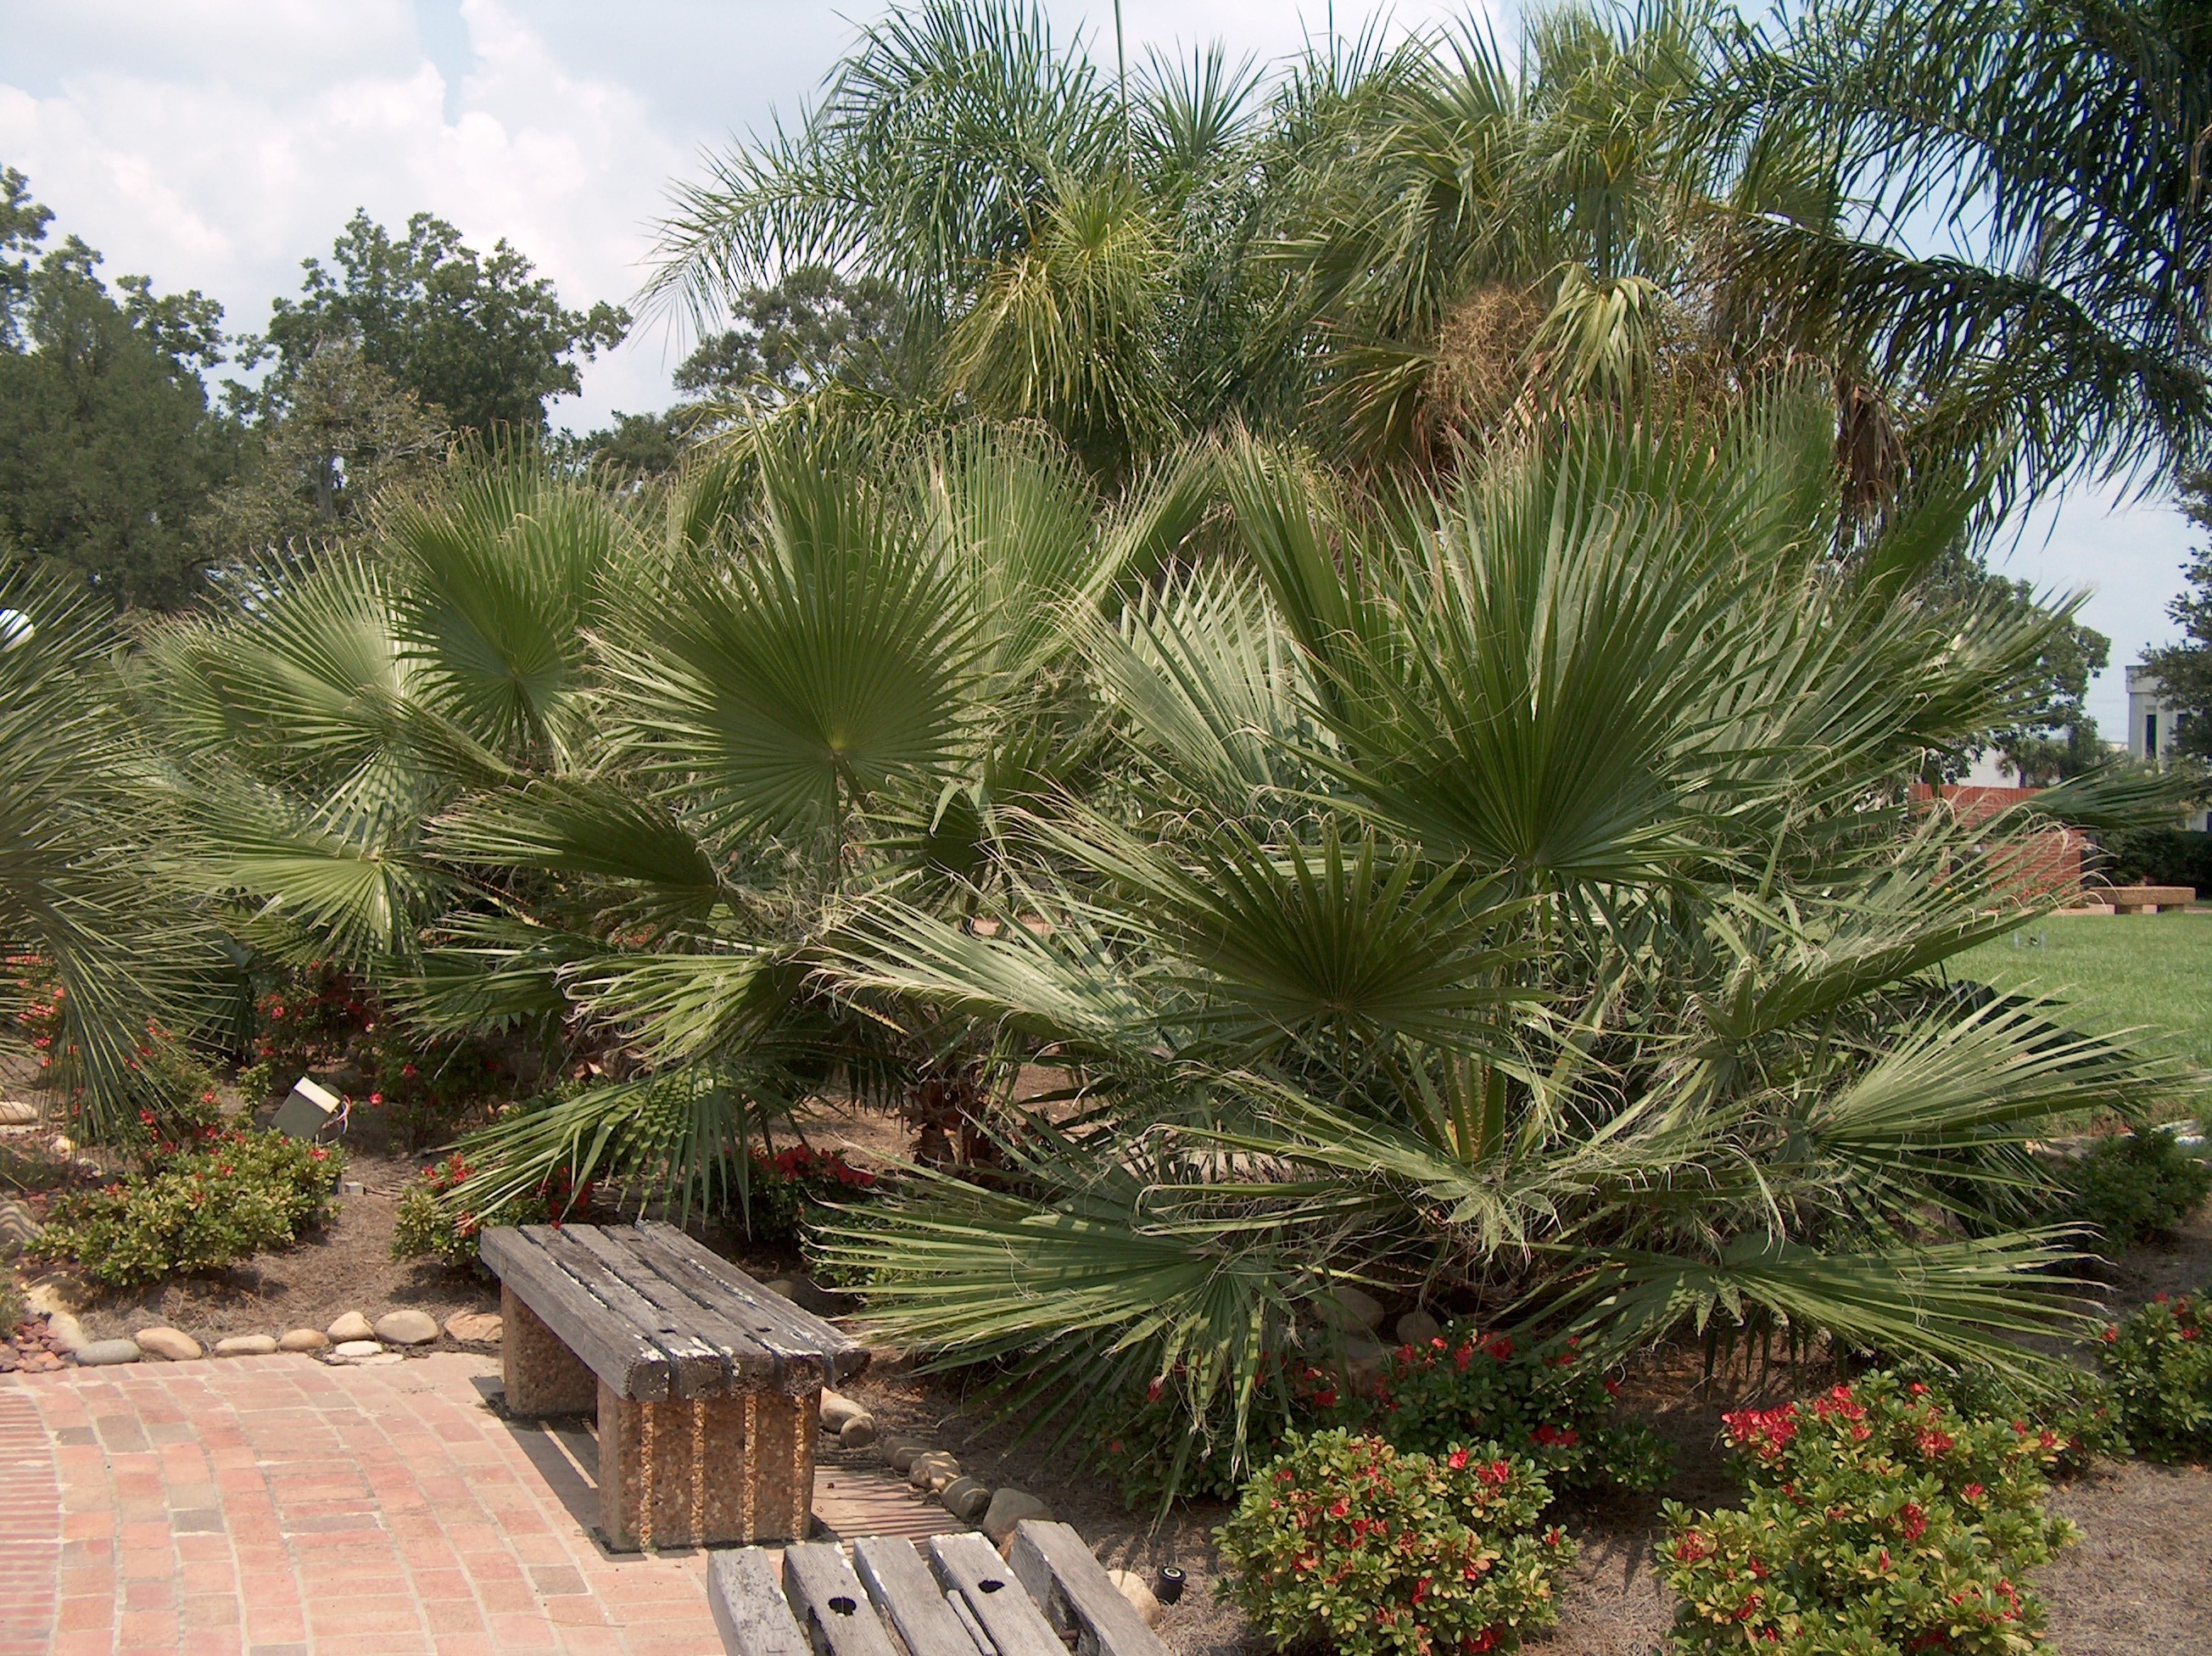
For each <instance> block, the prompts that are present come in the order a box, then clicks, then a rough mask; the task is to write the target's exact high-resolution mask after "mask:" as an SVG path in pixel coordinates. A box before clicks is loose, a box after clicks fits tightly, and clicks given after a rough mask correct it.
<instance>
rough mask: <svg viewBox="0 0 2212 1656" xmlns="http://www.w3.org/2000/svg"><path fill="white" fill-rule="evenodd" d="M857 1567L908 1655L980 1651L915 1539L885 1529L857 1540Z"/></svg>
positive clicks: (966, 1655)
mask: <svg viewBox="0 0 2212 1656" xmlns="http://www.w3.org/2000/svg"><path fill="white" fill-rule="evenodd" d="M853 1568H854V1571H855V1572H856V1573H857V1574H859V1576H860V1585H861V1586H864V1587H866V1589H867V1590H868V1597H869V1598H871V1599H872V1600H873V1601H874V1604H875V1606H876V1608H877V1609H878V1610H881V1611H882V1612H883V1613H884V1620H886V1621H888V1622H889V1623H890V1624H891V1626H892V1627H894V1628H896V1629H898V1636H899V1637H900V1638H902V1639H903V1640H904V1641H906V1647H907V1650H908V1653H909V1656H975V1641H974V1640H972V1639H970V1638H969V1636H968V1629H966V1628H965V1627H963V1625H962V1624H961V1621H960V1618H959V1616H957V1615H956V1614H954V1613H953V1609H952V1606H951V1604H950V1603H948V1602H947V1601H946V1599H945V1589H944V1588H942V1587H940V1586H938V1585H937V1580H936V1578H935V1577H933V1575H931V1574H930V1573H929V1566H928V1565H927V1564H925V1563H923V1562H921V1554H920V1553H918V1552H916V1551H915V1549H914V1543H912V1542H910V1541H902V1540H900V1539H899V1538H898V1537H896V1536H880V1535H877V1536H869V1537H866V1538H865V1539H862V1540H860V1541H855V1542H854V1543H853Z"/></svg>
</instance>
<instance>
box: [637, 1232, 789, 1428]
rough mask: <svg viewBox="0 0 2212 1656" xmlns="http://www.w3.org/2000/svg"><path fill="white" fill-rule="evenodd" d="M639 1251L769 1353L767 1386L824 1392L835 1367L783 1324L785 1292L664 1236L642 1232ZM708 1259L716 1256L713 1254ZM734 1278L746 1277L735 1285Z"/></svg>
mask: <svg viewBox="0 0 2212 1656" xmlns="http://www.w3.org/2000/svg"><path fill="white" fill-rule="evenodd" d="M637 1247H638V1251H639V1252H641V1253H642V1254H644V1255H646V1256H647V1257H649V1258H651V1259H652V1260H653V1263H654V1264H655V1265H656V1266H657V1267H658V1268H659V1269H660V1270H662V1271H663V1272H665V1274H666V1275H668V1277H669V1278H670V1279H671V1281H673V1282H678V1283H680V1284H681V1285H682V1286H683V1287H684V1289H685V1291H686V1292H688V1293H690V1294H694V1295H696V1297H697V1298H699V1299H700V1300H705V1301H708V1302H709V1303H711V1304H713V1305H714V1306H717V1307H718V1308H719V1309H720V1311H721V1312H722V1314H723V1315H724V1316H726V1317H727V1318H729V1319H730V1320H731V1322H732V1324H735V1325H736V1326H738V1328H740V1329H742V1330H744V1337H745V1338H746V1339H747V1340H749V1341H750V1342H752V1344H753V1346H754V1348H755V1349H757V1350H758V1351H760V1352H761V1353H762V1354H763V1360H764V1362H765V1365H766V1368H765V1373H764V1374H763V1379H762V1381H761V1383H762V1384H763V1385H773V1386H775V1388H776V1389H777V1390H778V1391H783V1392H787V1393H789V1394H791V1395H793V1396H800V1395H803V1394H805V1393H808V1392H813V1391H820V1390H821V1389H822V1386H823V1383H824V1382H825V1381H826V1380H827V1379H828V1378H829V1365H828V1364H827V1363H826V1362H825V1361H823V1357H822V1355H821V1354H820V1353H819V1352H818V1351H817V1350H816V1349H814V1347H813V1346H812V1345H811V1344H809V1343H807V1342H805V1341H803V1340H800V1339H795V1338H793V1336H792V1335H791V1334H790V1333H789V1332H788V1331H787V1330H786V1329H785V1328H784V1327H783V1326H782V1325H781V1324H780V1322H779V1320H778V1318H777V1314H776V1312H775V1309H774V1307H773V1306H772V1305H771V1304H770V1302H771V1301H773V1302H775V1304H778V1305H787V1304H788V1303H789V1301H787V1300H784V1298H783V1296H782V1295H781V1294H771V1293H769V1291H768V1290H767V1289H766V1288H762V1287H761V1286H760V1285H759V1284H758V1283H757V1282H754V1281H753V1280H752V1279H751V1278H750V1276H746V1275H744V1272H742V1271H739V1270H738V1269H737V1267H736V1266H734V1265H732V1264H729V1263H727V1262H726V1261H723V1262H719V1263H720V1267H721V1268H720V1270H713V1269H709V1268H708V1266H706V1265H704V1264H702V1263H700V1262H699V1261H697V1260H696V1259H695V1258H692V1257H689V1256H688V1255H686V1254H684V1253H679V1252H678V1251H676V1250H675V1249H673V1248H671V1247H669V1246H667V1245H666V1243H665V1239H664V1238H662V1237H659V1236H647V1235H645V1234H643V1233H642V1232H641V1234H640V1236H639V1238H638V1243H637ZM713 1257H714V1256H713V1255H711V1254H709V1255H708V1258H713ZM732 1277H738V1278H742V1279H743V1281H742V1282H734V1281H732V1280H731V1279H732Z"/></svg>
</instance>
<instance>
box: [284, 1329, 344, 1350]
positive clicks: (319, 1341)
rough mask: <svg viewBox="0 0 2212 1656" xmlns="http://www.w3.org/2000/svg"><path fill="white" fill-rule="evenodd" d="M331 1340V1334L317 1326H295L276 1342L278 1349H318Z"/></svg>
mask: <svg viewBox="0 0 2212 1656" xmlns="http://www.w3.org/2000/svg"><path fill="white" fill-rule="evenodd" d="M330 1342H331V1336H329V1335H327V1334H325V1333H324V1332H323V1331H322V1330H320V1329H319V1328H295V1329H294V1330H292V1331H291V1332H290V1333H289V1334H287V1335H286V1336H284V1337H283V1339H281V1340H279V1341H277V1342H276V1349H277V1350H279V1351H320V1350H322V1349H324V1348H325V1346H327V1345H329V1344H330Z"/></svg>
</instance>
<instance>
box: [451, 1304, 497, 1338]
mask: <svg viewBox="0 0 2212 1656" xmlns="http://www.w3.org/2000/svg"><path fill="white" fill-rule="evenodd" d="M502 1327H503V1324H501V1322H500V1320H499V1314H498V1313H497V1312H489V1311H457V1312H454V1313H453V1315H452V1316H450V1317H448V1318H446V1332H447V1333H448V1334H450V1335H452V1336H453V1337H454V1338H455V1339H456V1340H459V1342H461V1343H462V1344H463V1345H497V1344H498V1343H499V1337H500V1334H501V1330H502Z"/></svg>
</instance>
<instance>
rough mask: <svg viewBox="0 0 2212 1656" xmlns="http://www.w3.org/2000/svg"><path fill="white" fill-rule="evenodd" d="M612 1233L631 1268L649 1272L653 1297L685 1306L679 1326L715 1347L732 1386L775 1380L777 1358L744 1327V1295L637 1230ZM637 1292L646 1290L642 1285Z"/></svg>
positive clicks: (758, 1386)
mask: <svg viewBox="0 0 2212 1656" xmlns="http://www.w3.org/2000/svg"><path fill="white" fill-rule="evenodd" d="M615 1234H617V1235H618V1236H619V1238H620V1240H621V1243H622V1245H623V1248H624V1250H625V1251H627V1252H628V1254H629V1257H631V1258H632V1259H633V1260H634V1261H635V1263H636V1265H637V1267H638V1268H639V1269H641V1270H644V1271H647V1272H649V1273H650V1274H651V1275H652V1278H653V1283H654V1284H655V1286H654V1288H653V1289H652V1290H651V1292H652V1293H653V1295H654V1297H655V1298H656V1299H659V1300H660V1301H661V1303H663V1304H665V1305H668V1306H671V1307H672V1306H676V1305H677V1304H678V1301H680V1302H681V1303H682V1305H683V1306H684V1307H685V1309H684V1312H683V1313H682V1314H683V1316H684V1326H685V1327H687V1328H690V1329H692V1330H694V1331H696V1333H697V1334H698V1335H699V1336H700V1337H701V1338H702V1339H704V1340H706V1341H707V1342H708V1343H709V1344H711V1345H714V1346H715V1347H717V1348H718V1349H720V1351H721V1352H722V1354H723V1360H724V1361H726V1362H727V1363H728V1365H729V1367H730V1377H731V1383H732V1385H733V1386H735V1387H736V1388H737V1389H738V1390H739V1391H754V1390H765V1389H767V1388H769V1387H770V1386H775V1385H777V1384H778V1378H779V1376H780V1375H781V1373H782V1368H783V1365H782V1362H781V1360H780V1359H779V1358H778V1357H777V1355H776V1354H775V1352H773V1351H771V1350H770V1349H769V1348H768V1347H767V1345H765V1344H764V1343H763V1342H762V1341H761V1339H760V1338H759V1336H757V1335H755V1334H754V1333H753V1332H752V1331H751V1330H750V1327H749V1326H748V1322H747V1318H748V1315H749V1312H750V1306H749V1305H748V1303H747V1302H746V1301H745V1300H744V1296H742V1295H741V1294H736V1293H734V1292H732V1291H731V1290H728V1289H727V1288H725V1286H724V1285H723V1284H722V1283H720V1282H717V1281H715V1280H714V1279H712V1278H710V1277H708V1275H707V1274H706V1273H704V1272H703V1271H701V1270H698V1269H695V1268H693V1267H691V1266H690V1265H689V1264H688V1263H685V1262H684V1261H683V1260H681V1259H678V1257H675V1256H674V1255H673V1254H671V1252H670V1251H668V1250H667V1249H666V1248H665V1247H663V1246H661V1245H660V1244H659V1239H657V1238H655V1237H653V1236H651V1235H649V1234H647V1233H646V1232H645V1231H643V1230H642V1229H640V1228H638V1227H631V1228H630V1229H629V1230H626V1231H623V1232H619V1233H615ZM727 1269H731V1270H732V1271H734V1270H736V1269H737V1268H736V1267H735V1266H729V1267H727ZM739 1274H740V1275H742V1273H739ZM641 1291H646V1290H644V1289H643V1288H642V1285H641Z"/></svg>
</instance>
